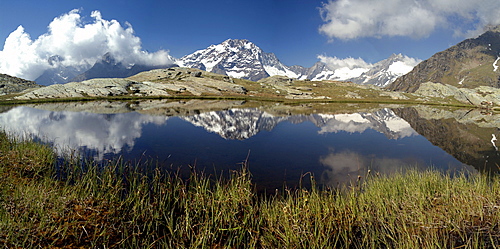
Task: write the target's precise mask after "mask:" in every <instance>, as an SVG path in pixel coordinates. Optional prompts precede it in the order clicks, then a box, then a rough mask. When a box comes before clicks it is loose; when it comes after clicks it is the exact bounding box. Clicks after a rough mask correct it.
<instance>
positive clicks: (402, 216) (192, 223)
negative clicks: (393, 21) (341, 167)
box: [0, 133, 500, 248]
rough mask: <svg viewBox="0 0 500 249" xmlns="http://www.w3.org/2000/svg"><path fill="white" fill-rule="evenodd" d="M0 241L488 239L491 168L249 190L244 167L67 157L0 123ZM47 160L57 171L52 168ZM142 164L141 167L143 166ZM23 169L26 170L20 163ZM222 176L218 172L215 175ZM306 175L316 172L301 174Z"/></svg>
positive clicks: (493, 215) (337, 244) (432, 244)
mask: <svg viewBox="0 0 500 249" xmlns="http://www.w3.org/2000/svg"><path fill="white" fill-rule="evenodd" d="M0 159H1V160H0V162H1V163H0V244H3V246H4V247H6V248H33V247H42V248H44V247H45V248H48V247H50V248H54V247H55V248H76V247H85V248H88V247H90V248H105V247H106V248H113V247H114V248H495V247H496V246H498V245H499V244H500V241H499V239H498V238H499V237H498V236H500V231H499V229H500V227H499V220H500V216H499V209H500V193H499V192H500V179H499V178H498V177H497V176H485V175H467V176H466V175H458V176H453V177H451V176H449V175H446V174H443V173H440V172H437V171H432V170H429V171H417V170H408V171H406V172H404V173H403V172H401V173H396V174H393V175H390V176H379V175H376V174H371V175H367V177H366V179H365V180H364V181H362V182H361V181H360V182H358V183H356V185H355V186H347V187H346V189H344V190H339V189H320V188H319V187H313V188H311V189H296V190H290V189H285V190H283V191H281V192H280V193H278V194H276V195H257V194H256V191H255V186H253V184H252V178H251V174H250V172H249V171H248V170H247V169H246V168H245V167H242V169H241V170H238V171H234V172H231V174H229V176H224V177H223V176H215V177H214V176H207V175H204V174H203V173H202V172H193V173H192V174H191V176H190V177H189V178H188V179H184V178H181V177H180V176H179V174H176V173H175V172H174V173H166V172H162V171H161V170H160V169H155V167H154V165H151V162H149V163H150V165H147V166H149V167H144V165H128V164H126V163H124V162H122V161H121V160H119V159H117V160H115V161H111V162H108V163H107V164H106V165H101V164H97V163H93V162H91V161H89V162H86V163H84V164H82V161H81V160H71V159H70V158H66V160H64V163H62V164H59V165H58V167H55V162H56V156H55V154H54V153H53V152H52V150H51V148H49V147H48V146H45V145H40V144H37V143H34V142H32V141H21V140H18V139H13V138H11V137H9V136H7V135H6V134H4V133H0ZM55 168H57V170H54V169H55ZM148 168H151V170H148ZM22 169H25V170H24V171H23V170H22ZM221 175H222V174H221ZM311 181H312V182H313V183H314V179H313V178H312V177H311Z"/></svg>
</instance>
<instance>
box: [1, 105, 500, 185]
mask: <svg viewBox="0 0 500 249" xmlns="http://www.w3.org/2000/svg"><path fill="white" fill-rule="evenodd" d="M0 108H1V109H0V127H2V128H3V129H4V130H6V131H7V132H8V133H10V134H15V135H18V136H29V137H33V138H35V139H36V140H37V141H41V142H44V143H48V144H50V145H51V146H53V147H54V149H55V150H56V151H57V153H59V154H60V155H61V156H63V154H67V153H68V152H69V153H73V154H75V153H76V154H78V155H80V156H82V157H85V158H88V159H91V160H97V161H110V160H116V159H117V158H119V159H120V160H122V161H123V162H127V163H131V164H132V165H138V166H139V167H140V166H141V165H145V164H147V165H149V166H151V165H154V167H160V168H161V169H164V170H171V171H176V172H178V173H179V174H189V172H190V171H191V170H193V169H196V170H200V171H203V172H205V174H210V175H220V174H224V173H227V172H230V171H231V170H238V169H241V168H242V167H243V166H244V165H245V167H247V168H248V170H249V172H250V173H251V175H252V180H253V182H254V183H255V186H256V189H257V190H258V191H266V192H268V193H269V192H275V191H276V190H277V189H283V188H284V187H285V186H286V187H290V188H294V187H298V186H305V187H307V186H308V184H310V182H309V179H310V177H309V176H311V175H312V176H314V178H315V179H316V182H317V183H318V184H319V185H321V186H329V187H333V188H335V187H338V186H348V185H349V184H352V183H353V182H356V181H357V180H358V179H359V178H362V177H364V176H366V175H367V174H391V173H393V172H398V171H404V170H405V169H409V168H411V169H415V168H416V169H419V170H425V169H429V168H432V169H437V170H440V171H442V172H446V173H450V174H451V175H452V174H454V173H457V172H465V173H469V172H478V171H479V172H497V171H498V170H499V167H500V152H499V149H498V147H499V146H500V141H497V140H496V139H497V138H499V139H500V113H495V112H490V111H488V110H482V109H458V108H452V107H436V106H425V105H421V106H408V105H384V104H361V103H360V104H355V103H329V104H325V103H308V104H296V105H285V104H283V103H273V102H253V101H242V100H226V101H221V100H145V101H134V102H131V101H123V102H120V101H112V102H110V101H100V102H68V103H47V104H29V105H19V106H8V107H7V106H3V107H0Z"/></svg>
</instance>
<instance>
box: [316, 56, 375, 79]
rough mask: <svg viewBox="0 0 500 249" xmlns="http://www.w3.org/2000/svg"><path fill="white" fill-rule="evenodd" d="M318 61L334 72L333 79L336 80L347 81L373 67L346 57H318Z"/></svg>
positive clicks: (359, 60)
mask: <svg viewBox="0 0 500 249" xmlns="http://www.w3.org/2000/svg"><path fill="white" fill-rule="evenodd" d="M318 59H319V60H320V61H321V62H323V63H325V64H326V66H327V67H328V68H329V69H330V70H332V71H334V72H335V73H334V77H336V78H337V79H338V80H347V79H350V78H354V77H358V76H360V75H361V74H363V73H364V72H367V71H368V70H370V68H372V67H373V64H370V63H367V62H366V61H364V60H363V59H361V58H358V59H355V58H351V57H348V58H345V59H340V58H337V57H329V56H326V55H318Z"/></svg>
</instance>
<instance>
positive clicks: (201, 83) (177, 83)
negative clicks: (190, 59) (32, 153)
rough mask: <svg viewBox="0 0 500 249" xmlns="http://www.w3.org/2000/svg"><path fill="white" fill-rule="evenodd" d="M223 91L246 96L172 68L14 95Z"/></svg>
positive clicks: (194, 73)
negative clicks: (124, 77)
mask: <svg viewBox="0 0 500 249" xmlns="http://www.w3.org/2000/svg"><path fill="white" fill-rule="evenodd" d="M145 79H148V80H149V81H146V80H145ZM152 79H154V80H152ZM142 80H144V81H142ZM223 92H227V93H237V94H245V93H246V89H245V88H244V87H243V86H240V85H237V84H234V83H231V80H230V79H229V78H227V79H225V78H223V79H222V80H217V79H212V78H209V77H207V78H205V77H203V74H202V72H201V71H199V70H196V69H187V68H172V69H157V70H152V71H148V72H144V73H141V74H138V75H135V76H133V77H130V78H127V79H121V78H105V79H91V80H85V81H82V82H70V83H66V84H57V85H50V86H47V87H44V88H40V89H36V90H33V91H31V92H28V93H25V94H23V95H21V96H17V97H15V99H19V100H26V99H52V98H53V99H57V98H82V97H110V96H138V97H141V96H170V95H171V94H182V93H187V94H192V95H195V96H200V95H202V94H210V95H222V93H223Z"/></svg>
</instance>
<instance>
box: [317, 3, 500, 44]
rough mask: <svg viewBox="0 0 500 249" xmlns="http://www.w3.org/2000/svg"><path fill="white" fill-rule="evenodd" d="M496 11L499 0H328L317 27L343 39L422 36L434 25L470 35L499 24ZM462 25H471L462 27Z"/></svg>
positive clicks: (321, 11)
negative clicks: (321, 21) (320, 22)
mask: <svg viewBox="0 0 500 249" xmlns="http://www.w3.org/2000/svg"><path fill="white" fill-rule="evenodd" d="M499 12H500V1H498V0H477V1H456V0H372V1H365V0H336V1H333V0H329V1H328V2H327V3H324V4H323V6H322V7H321V8H320V13H321V17H322V19H323V21H324V22H325V23H324V24H323V25H321V26H320V28H319V31H320V32H321V33H323V34H325V35H327V36H329V37H330V38H332V39H333V38H337V39H343V40H349V39H355V38H359V37H382V36H409V37H413V38H422V37H426V36H428V35H430V33H432V32H433V31H434V30H435V29H436V28H437V27H444V28H451V29H453V30H454V31H455V33H456V34H462V35H467V36H472V35H477V34H478V33H480V32H481V31H483V30H484V28H485V27H486V26H489V25H498V24H500V15H499ZM464 26H469V27H473V28H472V29H469V30H464V28H463V27H464Z"/></svg>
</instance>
